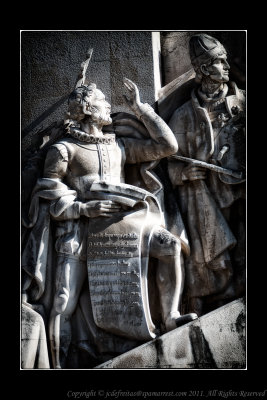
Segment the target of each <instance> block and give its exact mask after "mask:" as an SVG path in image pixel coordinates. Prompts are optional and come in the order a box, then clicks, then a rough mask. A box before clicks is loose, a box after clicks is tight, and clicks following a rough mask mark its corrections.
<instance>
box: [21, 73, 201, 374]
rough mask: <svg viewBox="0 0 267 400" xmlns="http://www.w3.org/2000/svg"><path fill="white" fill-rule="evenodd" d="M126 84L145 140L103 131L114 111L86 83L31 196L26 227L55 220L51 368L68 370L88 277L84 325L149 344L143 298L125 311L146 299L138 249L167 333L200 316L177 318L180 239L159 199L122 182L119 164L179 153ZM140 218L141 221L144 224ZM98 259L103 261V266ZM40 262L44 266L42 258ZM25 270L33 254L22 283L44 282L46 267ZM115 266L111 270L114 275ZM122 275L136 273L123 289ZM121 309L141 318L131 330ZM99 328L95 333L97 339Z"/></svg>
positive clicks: (134, 88) (74, 100)
mask: <svg viewBox="0 0 267 400" xmlns="http://www.w3.org/2000/svg"><path fill="white" fill-rule="evenodd" d="M124 84H125V87H126V88H127V89H128V92H129V98H128V99H127V98H126V100H127V101H128V104H129V106H130V107H131V109H132V111H133V112H134V113H135V115H136V116H137V117H138V120H140V121H141V122H142V124H144V125H143V126H145V127H146V129H147V131H148V133H149V137H148V138H143V139H142V138H139V139H135V138H127V137H120V138H117V137H116V135H115V134H109V133H103V130H104V129H103V128H104V127H105V126H107V125H110V124H111V123H112V119H111V117H110V104H109V103H108V102H107V101H106V100H105V96H104V94H103V93H102V92H101V91H100V90H99V89H97V87H96V85H95V84H89V85H85V84H84V83H83V82H82V84H80V86H79V85H78V87H76V89H75V90H74V91H73V92H72V93H71V95H70V98H69V121H68V124H67V135H66V136H65V137H63V138H62V139H61V140H59V141H58V142H56V143H55V144H53V145H52V146H51V147H50V149H49V150H48V152H47V155H46V160H45V165H44V172H43V177H42V178H40V179H39V180H38V181H37V184H36V186H35V188H34V191H33V194H32V203H31V207H30V213H29V220H30V223H28V226H34V224H36V223H37V222H38V219H37V218H39V217H38V213H39V215H40V213H42V212H43V215H44V217H43V220H45V221H47V220H48V219H49V218H51V219H52V220H53V221H54V223H55V236H56V241H55V249H56V252H57V266H56V272H55V291H54V295H53V296H54V297H53V299H54V300H53V304H52V307H51V312H50V318H49V338H50V344H51V353H52V363H53V366H54V368H64V367H65V366H66V359H67V355H68V349H69V346H70V343H71V337H72V328H73V326H74V328H75V324H74V323H72V324H71V319H72V316H73V313H74V311H75V310H76V307H77V304H78V301H79V297H80V295H81V292H82V288H83V287H84V283H85V281H86V279H88V271H89V290H90V293H91V298H87V297H86V298H85V303H84V304H86V306H85V308H87V311H88V307H90V303H92V304H91V307H92V309H93V317H94V321H93V322H92V321H91V322H90V323H91V325H92V324H93V323H95V324H96V325H97V327H100V328H103V329H104V330H106V331H107V332H109V331H110V332H111V333H114V334H115V335H120V334H121V335H124V336H125V337H126V338H127V336H129V337H130V338H131V339H138V335H139V334H140V335H141V333H142V332H145V333H143V337H142V335H141V337H140V338H139V339H141V340H142V339H143V340H149V337H150V338H151V337H155V335H154V334H155V332H156V330H155V326H153V324H152V323H151V321H150V319H149V310H148V309H147V308H146V307H147V305H145V306H144V311H143V307H140V298H138V297H136V298H135V300H139V301H135V302H132V304H130V305H129V299H131V296H141V295H142V293H145V292H146V277H145V276H142V277H141V278H142V281H141V282H142V283H141V286H142V285H143V286H142V287H141V289H140V290H141V292H140V293H141V294H140V293H138V291H137V289H138V288H139V286H138V281H137V277H136V276H138V277H139V274H138V268H137V267H136V265H138V261H135V260H138V259H139V258H138V257H140V254H141V252H144V253H145V254H146V257H143V256H142V257H143V258H146V259H147V258H148V257H154V258H155V259H158V260H159V263H158V267H157V271H156V273H155V274H156V282H157V287H158V291H159V298H160V304H161V315H162V322H163V324H164V326H165V331H170V330H172V329H174V328H176V327H177V324H180V323H182V322H183V323H184V322H188V321H190V320H192V319H194V318H196V316H195V315H193V314H190V315H187V316H182V317H181V315H180V312H179V309H180V300H181V294H182V290H183V271H182V266H181V240H180V239H179V238H178V237H176V236H174V235H172V234H171V233H170V232H169V231H167V230H166V229H165V228H164V227H163V225H162V219H161V216H162V215H161V214H162V213H161V211H160V206H159V203H158V201H157V199H156V198H155V197H154V196H153V195H152V194H151V193H149V192H147V191H146V190H143V189H141V188H138V187H134V186H132V185H127V184H125V173H124V166H125V164H136V163H137V164H139V163H146V162H149V161H152V160H159V159H161V158H163V157H167V156H169V155H171V154H174V153H175V152H176V151H177V149H178V146H177V141H176V139H175V137H174V135H173V133H172V131H171V130H170V128H169V127H168V125H167V124H166V123H165V122H164V121H163V120H162V119H161V118H160V117H159V116H158V115H157V114H156V113H155V112H154V110H153V109H152V107H150V106H149V105H148V104H143V103H142V102H141V101H140V98H139V91H138V88H137V86H136V85H135V84H134V83H133V82H132V81H130V80H128V79H126V78H125V79H124ZM135 123H136V122H135ZM41 200H42V201H44V203H43V204H42V202H41ZM41 207H42V208H41ZM146 207H150V208H149V209H150V210H152V211H150V214H149V215H150V217H153V215H154V220H153V218H152V219H150V221H149V222H148V223H146V224H147V225H144V221H146V218H147V215H148V213H147V211H146V210H147V208H146ZM43 210H44V211H43ZM47 210H48V211H47ZM134 211H135V214H133V212H134ZM47 212H48V214H47ZM142 213H143V214H142ZM47 215H48V216H47ZM140 215H141V217H142V215H144V217H145V218H143V219H142V218H141V219H140ZM133 216H134V218H133ZM125 220H126V222H127V221H128V222H127V223H128V224H129V225H128V231H127V230H126V231H125V229H126V228H127V226H126V228H125V224H124V225H123V221H125ZM139 220H140V222H139ZM143 220H144V221H143ZM148 220H149V219H148ZM38 224H39V223H38ZM138 224H139V225H140V229H139V228H138V226H139V225H138ZM131 226H134V227H135V226H136V231H138V229H139V231H140V232H141V231H142V232H141V233H140V237H141V236H142V235H143V236H142V237H143V239H142V240H141V242H140V241H139V242H138V237H139V236H138V235H139V231H138V233H137V234H136V233H135V232H134V233H132V231H131V229H132V228H130V227H131ZM114 227H115V228H114ZM120 229H121V230H120ZM42 232H46V231H44V230H43V231H42ZM38 235H39V239H40V241H41V242H42V241H44V240H46V239H45V233H44V234H43V235H40V232H39V233H38ZM144 237H145V239H144ZM126 239H127V240H126ZM114 243H115V244H114ZM45 246H46V244H45V243H43V247H42V246H40V247H41V248H42V249H43V248H44V247H45ZM122 246H123V247H122ZM141 247H142V249H141ZM146 247H147V249H146ZM103 249H105V251H104V250H103ZM125 249H126V250H127V249H128V250H129V251H128V250H127V251H125ZM30 251H32V248H31V249H30ZM187 251H188V250H187ZM131 252H132V253H131ZM36 253H38V252H37V251H36ZM40 254H43V250H42V251H41V252H40V251H39V253H38V254H37V259H38V260H39V264H41V263H42V259H41V260H40V258H39V255H40ZM121 254H122V255H121ZM142 254H143V253H142ZM107 255H108V256H107ZM111 255H112V256H111ZM98 257H100V258H101V257H102V259H101V260H100V261H99V259H98ZM127 257H128V258H127ZM43 262H44V263H45V262H46V260H44V259H43ZM134 262H135V263H136V264H134ZM109 264H110V267H109ZM29 265H32V255H30V254H29V252H27V251H26V252H25V254H24V258H23V267H24V270H25V271H26V277H29V276H30V277H31V278H32V277H33V278H36V276H37V275H38V274H39V275H38V277H39V278H40V275H42V274H43V275H45V273H44V272H42V267H41V268H39V269H38V274H36V270H34V271H32V268H29ZM111 265H114V268H113V269H112V267H111ZM127 268H128V269H127ZM40 270H41V272H40ZM34 274H36V276H35V275H34ZM122 274H124V275H123V276H124V277H126V278H127V274H135V279H136V282H137V283H135V282H134V283H132V282H129V281H127V280H126V278H123V279H124V280H122V281H121V283H120V281H119V279H118V278H116V277H117V276H122ZM101 276H102V277H101ZM103 276H104V277H105V279H104V278H103ZM114 276H115V278H114ZM132 276H133V275H132ZM96 277H98V278H97V279H96ZM107 277H109V278H110V279H111V280H112V279H113V281H112V282H111V283H112V284H113V287H111V286H110V281H107V280H106V278H107ZM133 278H134V276H133ZM141 278H140V279H141ZM101 279H102V280H101ZM41 281H42V278H41V279H39V281H38V282H39V286H40V285H41V286H42V283H40V282H41ZM122 284H123V285H122ZM120 285H121V286H120ZM130 285H133V286H130ZM100 286H101V290H99V287H100ZM27 287H30V283H29V279H28V280H27V279H25V287H24V291H25V292H26V291H27ZM128 287H132V290H133V289H135V291H132V292H128V293H127V292H126V291H125V289H126V290H128V289H127V288H128ZM107 288H108V290H107ZM114 288H115V289H114ZM118 288H119V289H118ZM42 290H43V289H42V288H41V289H40V291H41V292H42ZM116 290H117V291H116ZM87 294H88V295H89V293H88V289H87ZM103 296H104V297H103ZM105 296H106V297H105ZM39 297H40V294H39ZM116 302H118V303H120V308H119V307H117V309H116V308H112V307H113V304H115V303H116ZM103 304H106V306H105V305H103ZM121 304H124V305H126V306H127V307H128V306H129V307H135V308H134V310H136V311H135V317H136V318H137V320H136V319H134V320H133V321H132V325H131V326H129V321H130V319H131V318H130V317H131V315H128V316H127V314H125V310H126V308H125V307H126V306H122V305H121ZM104 307H106V309H107V310H109V309H111V308H112V310H113V313H112V312H110V313H109V312H107V311H106V310H105V309H104ZM110 307H111V308H110ZM114 307H115V306H114ZM138 307H139V308H138ZM142 312H143V314H145V316H143V314H142ZM123 313H124V314H123ZM117 314H119V317H118V316H117ZM122 314H123V315H122ZM90 315H92V312H91V314H90ZM90 318H91V317H90ZM138 318H139V319H140V320H141V322H140V321H139V320H138ZM142 318H143V320H145V322H146V323H144V322H143V320H142ZM85 319H86V318H85ZM147 321H148V322H147ZM130 322H131V321H130ZM149 324H150V325H149ZM147 325H148V328H147ZM94 326H95V325H94ZM97 327H96V328H94V327H93V328H92V331H94V334H95V330H96V329H97ZM144 327H145V328H146V329H147V330H146V331H145V328H144ZM142 329H143V330H142ZM76 330H77V328H76ZM140 332H141V333H140ZM96 335H97V334H96ZM150 335H151V336H150ZM153 335H154V336H153ZM100 336H101V334H99V337H100ZM113 342H114V340H113ZM101 346H105V343H103V344H101V343H100V344H99V347H101ZM121 348H122V349H123V345H122V347H121Z"/></svg>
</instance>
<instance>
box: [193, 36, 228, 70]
mask: <svg viewBox="0 0 267 400" xmlns="http://www.w3.org/2000/svg"><path fill="white" fill-rule="evenodd" d="M189 53H190V59H191V63H192V65H193V67H194V68H198V67H200V66H201V65H202V64H206V63H207V62H209V61H211V60H214V59H215V58H217V57H218V56H221V55H223V54H226V50H225V48H224V47H223V45H222V44H221V43H220V42H219V41H218V40H217V39H215V38H213V37H212V36H209V35H207V34H206V33H200V34H197V35H194V36H192V37H191V39H190V41H189Z"/></svg>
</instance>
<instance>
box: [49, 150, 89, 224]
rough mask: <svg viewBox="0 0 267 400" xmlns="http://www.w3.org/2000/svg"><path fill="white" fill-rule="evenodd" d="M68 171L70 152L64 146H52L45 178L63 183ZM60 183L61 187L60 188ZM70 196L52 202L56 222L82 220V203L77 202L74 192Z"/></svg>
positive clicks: (51, 210) (51, 207)
mask: <svg viewBox="0 0 267 400" xmlns="http://www.w3.org/2000/svg"><path fill="white" fill-rule="evenodd" d="M67 169H68V151H67V149H66V147H65V146H64V145H63V144H56V145H53V146H51V148H50V149H49V150H48V153H47V156H46V160H45V166H44V178H50V179H53V180H54V179H56V180H57V181H60V182H62V181H63V179H64V177H65V175H66V173H67ZM60 182H59V186H60ZM69 189H70V194H68V192H67V193H64V196H62V197H60V198H58V199H56V200H52V201H51V205H50V214H51V215H52V217H53V218H54V219H56V220H59V221H62V220H71V219H78V218H80V206H81V202H79V201H76V200H75V198H76V196H75V195H74V194H73V190H71V188H69Z"/></svg>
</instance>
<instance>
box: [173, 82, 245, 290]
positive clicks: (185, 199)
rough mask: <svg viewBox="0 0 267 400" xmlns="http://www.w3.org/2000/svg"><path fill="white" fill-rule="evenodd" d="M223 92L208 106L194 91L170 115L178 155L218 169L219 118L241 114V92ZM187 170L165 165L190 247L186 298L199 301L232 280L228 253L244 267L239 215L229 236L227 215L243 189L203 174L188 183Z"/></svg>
mask: <svg viewBox="0 0 267 400" xmlns="http://www.w3.org/2000/svg"><path fill="white" fill-rule="evenodd" d="M225 87H226V92H227V95H226V96H225V97H223V98H222V99H221V100H220V101H218V102H217V103H216V102H214V103H213V107H210V108H209V105H207V104H204V103H205V102H202V101H201V99H200V97H199V96H198V92H197V89H194V90H193V91H192V95H191V100H189V101H188V102H186V103H185V104H184V105H183V106H181V107H180V108H178V109H177V110H176V111H175V112H174V113H173V115H172V117H171V119H170V121H169V126H170V128H171V129H172V131H173V132H174V134H175V136H176V139H177V141H178V143H179V150H178V153H177V155H180V156H184V157H189V158H193V159H197V160H200V161H205V162H208V163H210V164H218V161H217V160H216V156H217V155H218V151H219V150H220V149H219V148H218V138H219V133H220V123H219V122H220V118H221V117H222V116H223V117H225V118H226V121H227V120H229V119H230V118H231V117H233V112H234V110H235V109H236V107H238V109H239V110H240V111H243V110H244V108H245V97H244V92H243V91H241V90H239V89H238V88H237V86H236V85H235V84H234V83H229V87H227V86H226V85H225ZM226 124H227V122H226ZM237 150H239V149H237ZM242 150H243V149H240V151H242ZM187 165H188V164H185V163H184V162H182V161H177V160H176V161H175V160H174V159H171V158H170V159H169V163H168V171H169V177H170V180H171V182H172V184H173V186H174V187H175V188H176V191H177V200H178V203H179V206H180V210H181V213H182V215H183V217H184V222H185V225H186V228H187V233H188V236H189V243H190V247H191V255H190V257H188V258H187V260H186V290H187V295H188V296H189V297H201V296H207V295H213V294H218V293H223V292H225V291H226V289H227V288H228V286H229V284H230V282H231V278H232V275H233V260H231V258H232V257H230V253H229V251H231V249H233V248H236V249H237V248H238V249H239V256H238V257H239V261H238V262H239V264H240V263H241V264H243V266H244V256H245V254H244V251H243V250H244V247H242V246H243V245H244V233H245V232H244V229H245V226H244V214H243V215H241V216H240V217H239V218H241V225H242V224H243V225H242V226H241V228H240V225H239V228H237V229H234V230H235V232H233V230H232V226H231V223H229V210H230V209H231V208H232V207H233V205H234V203H235V202H237V201H238V200H240V199H244V198H245V184H244V183H239V184H226V183H224V182H222V180H221V179H220V176H219V174H218V173H217V172H213V171H210V170H208V169H207V178H206V179H205V180H196V181H189V180H187V179H185V177H184V176H183V169H184V168H185V167H186V166H187ZM227 210H228V211H227ZM243 211H244V210H243ZM240 229H241V232H240ZM238 230H239V233H238V232H237V231H238ZM242 230H243V232H242ZM241 242H242V243H241ZM240 246H241V247H240ZM240 249H241V250H240ZM242 249H243V250H242ZM242 251H243V254H242ZM241 259H242V260H241ZM231 295H232V294H231ZM226 296H227V295H226Z"/></svg>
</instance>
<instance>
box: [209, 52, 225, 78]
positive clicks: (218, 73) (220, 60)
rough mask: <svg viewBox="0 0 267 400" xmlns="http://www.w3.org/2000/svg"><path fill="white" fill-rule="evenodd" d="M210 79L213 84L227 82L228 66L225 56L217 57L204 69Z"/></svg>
mask: <svg viewBox="0 0 267 400" xmlns="http://www.w3.org/2000/svg"><path fill="white" fill-rule="evenodd" d="M205 69H206V71H207V72H208V73H209V77H210V79H212V80H213V81H215V82H228V81H229V69H230V66H229V64H228V62H227V56H226V54H223V55H221V56H218V57H217V58H216V59H215V60H214V61H213V62H212V64H211V65H209V66H206V67H205Z"/></svg>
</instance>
